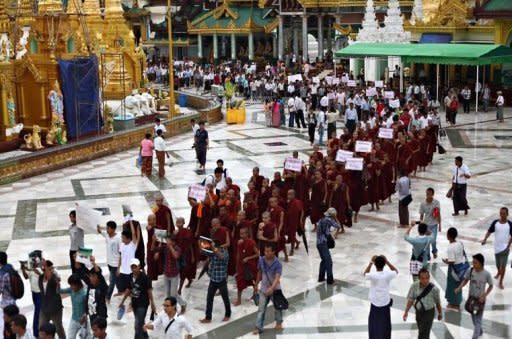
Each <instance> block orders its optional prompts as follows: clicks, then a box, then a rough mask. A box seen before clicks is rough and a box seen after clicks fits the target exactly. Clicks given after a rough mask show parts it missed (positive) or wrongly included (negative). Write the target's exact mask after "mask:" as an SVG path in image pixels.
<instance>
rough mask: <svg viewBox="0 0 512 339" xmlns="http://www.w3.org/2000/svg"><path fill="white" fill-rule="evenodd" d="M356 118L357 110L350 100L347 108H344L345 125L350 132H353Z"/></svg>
mask: <svg viewBox="0 0 512 339" xmlns="http://www.w3.org/2000/svg"><path fill="white" fill-rule="evenodd" d="M358 120H359V119H358V116H357V110H356V109H355V108H354V103H353V102H352V101H350V102H349V104H348V108H347V109H346V110H345V127H346V128H347V129H348V130H349V132H350V134H352V133H354V131H355V129H356V123H357V121H358Z"/></svg>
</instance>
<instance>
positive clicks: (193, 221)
mask: <svg viewBox="0 0 512 339" xmlns="http://www.w3.org/2000/svg"><path fill="white" fill-rule="evenodd" d="M197 207H198V205H195V206H192V208H191V209H190V219H189V220H188V226H187V227H188V229H189V230H190V231H191V232H192V236H193V237H195V235H196V230H197V229H198V228H199V218H198V217H197ZM196 240H197V239H196Z"/></svg>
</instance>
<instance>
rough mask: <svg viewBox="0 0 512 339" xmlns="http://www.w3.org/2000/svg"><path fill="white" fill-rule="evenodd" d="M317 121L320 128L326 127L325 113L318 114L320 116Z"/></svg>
mask: <svg viewBox="0 0 512 339" xmlns="http://www.w3.org/2000/svg"><path fill="white" fill-rule="evenodd" d="M316 120H317V122H318V126H324V125H325V113H324V112H323V111H320V112H318V116H317V117H316Z"/></svg>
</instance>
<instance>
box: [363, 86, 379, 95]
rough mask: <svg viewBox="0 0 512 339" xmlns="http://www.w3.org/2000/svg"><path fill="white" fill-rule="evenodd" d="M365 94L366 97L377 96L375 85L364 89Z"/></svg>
mask: <svg viewBox="0 0 512 339" xmlns="http://www.w3.org/2000/svg"><path fill="white" fill-rule="evenodd" d="M366 96H367V97H374V96H377V89H376V88H375V87H370V88H367V89H366Z"/></svg>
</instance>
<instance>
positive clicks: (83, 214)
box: [76, 204, 103, 233]
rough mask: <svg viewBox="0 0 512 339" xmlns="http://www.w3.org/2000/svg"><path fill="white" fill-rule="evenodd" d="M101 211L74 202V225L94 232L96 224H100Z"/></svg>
mask: <svg viewBox="0 0 512 339" xmlns="http://www.w3.org/2000/svg"><path fill="white" fill-rule="evenodd" d="M102 215H103V213H102V212H100V211H97V210H95V209H92V208H89V207H85V206H82V205H79V204H76V226H77V227H79V228H81V229H83V230H84V231H91V232H94V233H96V232H97V228H96V227H97V226H98V225H101V216H102Z"/></svg>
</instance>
